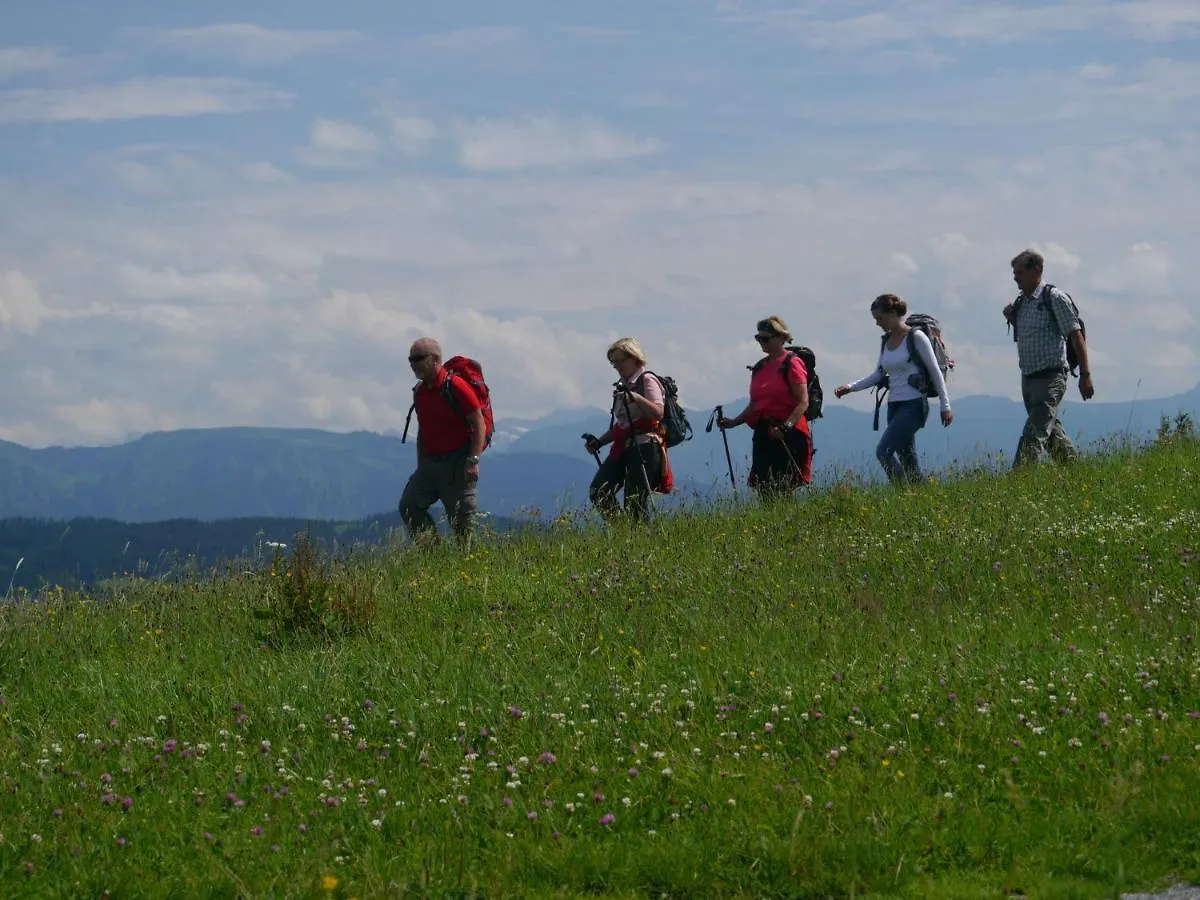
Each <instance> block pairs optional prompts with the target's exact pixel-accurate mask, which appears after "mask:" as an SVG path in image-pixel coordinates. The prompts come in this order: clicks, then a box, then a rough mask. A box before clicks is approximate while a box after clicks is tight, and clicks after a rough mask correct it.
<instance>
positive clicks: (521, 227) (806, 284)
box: [0, 0, 1200, 447]
mask: <svg viewBox="0 0 1200 900" xmlns="http://www.w3.org/2000/svg"><path fill="white" fill-rule="evenodd" d="M1198 38H1200V0H1058V2H1037V3H1034V2H1023V0H1008V2H989V0H978V2H954V0H687V2H684V0H654V2H653V3H647V2H644V0H605V2H603V3H601V2H594V3H563V2H561V0H509V2H505V3H497V2H494V0H487V2H483V0H447V2H443V3H438V4H432V3H415V2H407V3H390V4H385V3H379V2H374V0H372V2H360V0H340V2H338V3H328V2H324V0H321V2H317V0H290V2H288V3H282V2H263V0H239V2H237V3H229V2H222V0H216V2H208V3H206V4H204V5H203V7H201V5H200V4H163V3H160V2H148V0H88V2H79V0H55V2H53V3H46V2H44V0H5V2H4V3H3V4H2V5H0V378H2V379H3V382H4V384H5V386H6V391H5V397H4V400H3V402H2V403H0V439H5V440H10V441H16V442H18V443H22V444H25V445H27V446H33V447H41V446H49V445H59V444H63V445H81V444H83V445H87V444H107V443H115V442H120V441H123V440H126V439H128V438H129V437H131V436H134V435H138V434H142V433H146V432H151V431H159V430H170V429H178V428H195V427H214V426H227V425H263V426H286V427H316V428H323V429H328V430H334V431H351V430H363V429H365V430H370V431H379V432H383V431H388V430H393V429H400V428H402V427H403V423H404V416H405V414H406V412H407V409H408V405H409V402H410V399H411V387H412V382H413V379H412V375H411V372H410V371H409V369H408V366H407V362H406V355H407V350H408V346H409V344H410V343H411V342H412V341H413V340H414V339H415V338H417V337H420V336H423V335H431V336H434V337H437V338H439V339H440V340H441V341H442V344H443V346H444V349H445V352H446V355H447V356H449V355H453V354H457V353H463V354H467V355H470V356H473V357H475V358H477V359H479V360H480V361H481V362H482V363H483V367H484V372H485V374H486V376H487V379H488V382H489V384H490V385H491V387H492V391H493V395H494V403H495V407H496V414H497V417H498V418H501V419H504V418H537V417H539V416H541V415H544V414H546V413H549V412H551V411H553V410H556V409H562V408H570V407H579V406H603V405H605V404H606V401H607V399H608V397H609V395H610V384H611V381H612V378H613V375H612V372H611V369H609V368H608V366H607V365H606V360H605V350H606V348H607V346H608V344H609V343H610V342H611V341H612V340H614V339H616V338H618V337H622V336H625V335H633V336H635V337H637V338H639V339H640V340H641V342H642V343H643V345H644V346H645V348H646V350H647V352H648V355H649V356H650V363H651V368H652V369H654V370H656V371H660V372H662V373H664V374H669V375H672V376H674V377H675V378H676V379H677V381H678V382H679V384H680V387H681V395H682V399H683V402H684V403H685V405H687V406H689V407H693V408H704V407H711V406H712V405H713V404H716V403H724V402H729V401H730V400H731V399H732V398H736V397H738V396H744V395H745V390H746V385H747V383H748V377H749V376H748V372H747V371H746V366H747V365H748V364H750V363H753V362H754V361H755V360H756V359H757V358H758V356H759V351H758V349H757V346H756V345H755V343H754V341H753V339H752V336H753V333H754V323H755V321H756V320H757V319H759V318H761V317H764V316H767V315H773V314H775V315H780V316H782V317H783V318H784V319H785V320H786V321H787V323H788V324H789V325H790V326H791V330H792V331H793V333H794V335H795V337H796V339H797V340H798V341H801V342H803V343H806V344H808V345H810V346H812V347H813V348H814V349H815V350H816V353H817V360H818V363H817V369H818V371H819V372H820V374H821V378H822V381H823V382H824V383H825V384H826V385H827V387H830V388H831V387H832V386H834V385H836V384H839V383H841V382H844V381H849V380H851V379H854V378H857V377H859V376H862V375H865V374H867V373H868V372H869V371H870V370H871V369H872V368H873V367H874V362H875V357H876V354H877V352H878V330H877V328H876V326H875V325H874V323H873V321H872V320H871V317H870V314H869V305H870V302H871V299H872V298H873V297H875V296H876V295H877V294H880V293H884V292H891V293H896V294H899V295H900V296H901V297H904V298H905V299H906V300H907V301H908V303H909V306H910V309H911V310H912V311H916V312H926V313H930V314H933V315H935V316H937V317H938V318H939V319H940V320H941V321H942V324H943V329H944V333H945V337H946V340H947V343H948V344H949V346H950V350H951V354H952V356H953V357H954V358H955V360H956V363H957V366H956V369H955V371H954V374H953V376H952V379H951V392H952V396H967V395H972V394H989V395H993V396H1005V397H1010V398H1014V399H1015V398H1017V397H1019V387H1020V383H1019V375H1018V370H1017V367H1016V348H1015V345H1014V344H1013V343H1012V341H1011V338H1010V337H1009V335H1008V334H1007V333H1006V330H1005V327H1004V321H1003V319H1002V317H1001V313H1000V310H1001V308H1002V307H1003V306H1004V304H1005V303H1007V302H1008V301H1010V300H1011V299H1012V298H1013V296H1014V294H1015V288H1014V286H1013V284H1012V280H1011V271H1010V268H1009V260H1010V259H1011V258H1012V257H1013V256H1014V255H1015V254H1016V253H1017V252H1018V251H1020V250H1022V249H1024V248H1026V247H1033V248H1035V249H1038V250H1039V251H1041V252H1042V253H1043V254H1044V255H1045V256H1046V259H1047V266H1046V280H1047V281H1050V282H1053V283H1054V284H1056V285H1059V286H1061V287H1063V288H1064V289H1066V290H1067V291H1069V292H1070V293H1071V294H1072V296H1073V297H1074V298H1075V300H1076V302H1077V303H1078V304H1079V306H1080V309H1081V311H1082V313H1083V316H1084V318H1085V320H1086V322H1087V329H1088V337H1089V343H1090V348H1091V350H1090V352H1091V368H1092V370H1093V373H1094V381H1095V386H1096V392H1097V400H1101V401H1108V400H1112V401H1117V400H1130V399H1135V398H1138V397H1158V396H1167V395H1171V394H1175V393H1180V392H1183V391H1185V390H1188V389H1190V388H1191V387H1193V386H1194V385H1195V384H1196V383H1197V382H1198V381H1200V339H1198V338H1197V333H1198V328H1197V326H1198V325H1200V322H1198V321H1197V320H1198V318H1200V303H1198V301H1197V296H1198V293H1200V289H1198V288H1197V285H1200V213H1198V212H1197V210H1200V178H1198V176H1200V40H1198ZM829 402H836V403H846V404H848V405H851V406H855V407H862V408H865V407H866V406H867V405H868V404H869V402H870V401H869V398H868V397H866V395H856V396H854V397H851V398H847V399H846V400H840V401H835V400H833V399H832V397H830V401H829Z"/></svg>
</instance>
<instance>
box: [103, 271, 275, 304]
mask: <svg viewBox="0 0 1200 900" xmlns="http://www.w3.org/2000/svg"><path fill="white" fill-rule="evenodd" d="M116 276H117V285H118V287H119V288H120V289H121V291H122V292H123V293H124V294H125V295H126V296H128V297H131V298H133V299H138V300H183V299H193V300H205V301H209V302H216V303H222V304H238V305H243V304H252V303H253V302H254V301H256V300H263V299H265V298H266V297H267V296H268V295H269V294H270V285H269V284H268V283H267V282H266V281H265V280H263V279H262V278H261V277H259V276H258V275H255V274H254V273H252V272H244V271H217V272H189V273H184V272H180V271H178V270H177V269H175V268H174V267H168V268H166V269H162V270H156V269H149V268H146V267H144V266H138V265H133V264H130V263H121V264H120V265H118V266H117V269H116Z"/></svg>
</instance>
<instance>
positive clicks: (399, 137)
mask: <svg viewBox="0 0 1200 900" xmlns="http://www.w3.org/2000/svg"><path fill="white" fill-rule="evenodd" d="M388 127H389V130H390V132H391V138H392V144H393V145H394V146H395V147H396V148H397V149H399V150H400V151H401V152H403V153H406V154H408V155H409V156H418V155H420V154H421V153H424V152H425V150H426V149H427V148H428V146H429V144H430V143H431V142H432V141H433V140H434V138H436V137H437V134H438V128H437V125H435V124H434V123H433V122H432V121H431V120H429V119H424V118H421V117H419V116H396V117H394V118H392V119H391V120H390V121H389V122H388Z"/></svg>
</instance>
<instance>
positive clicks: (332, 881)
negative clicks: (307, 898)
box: [321, 875, 338, 892]
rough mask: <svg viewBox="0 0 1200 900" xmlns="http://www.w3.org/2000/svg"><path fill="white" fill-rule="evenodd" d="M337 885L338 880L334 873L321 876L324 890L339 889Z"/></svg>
mask: <svg viewBox="0 0 1200 900" xmlns="http://www.w3.org/2000/svg"><path fill="white" fill-rule="evenodd" d="M337 886H338V880H337V879H336V878H334V877H333V876H332V875H322V876H321V889H322V890H326V891H330V892H332V891H334V890H336V889H337Z"/></svg>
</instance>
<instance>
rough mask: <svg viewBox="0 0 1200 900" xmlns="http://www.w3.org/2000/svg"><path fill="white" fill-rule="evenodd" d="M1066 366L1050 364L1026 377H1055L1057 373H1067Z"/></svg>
mask: <svg viewBox="0 0 1200 900" xmlns="http://www.w3.org/2000/svg"><path fill="white" fill-rule="evenodd" d="M1066 374H1067V367H1066V366H1050V367H1049V368H1046V369H1038V370H1037V371H1036V372H1030V373H1029V374H1028V375H1026V376H1025V377H1026V378H1053V377H1054V376H1055V375H1066Z"/></svg>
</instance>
